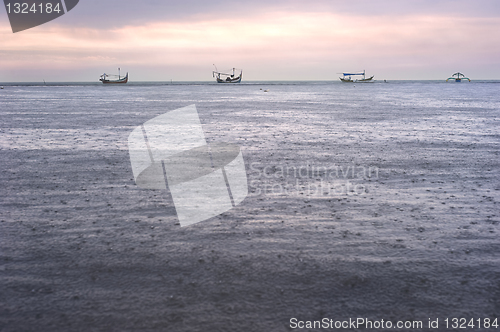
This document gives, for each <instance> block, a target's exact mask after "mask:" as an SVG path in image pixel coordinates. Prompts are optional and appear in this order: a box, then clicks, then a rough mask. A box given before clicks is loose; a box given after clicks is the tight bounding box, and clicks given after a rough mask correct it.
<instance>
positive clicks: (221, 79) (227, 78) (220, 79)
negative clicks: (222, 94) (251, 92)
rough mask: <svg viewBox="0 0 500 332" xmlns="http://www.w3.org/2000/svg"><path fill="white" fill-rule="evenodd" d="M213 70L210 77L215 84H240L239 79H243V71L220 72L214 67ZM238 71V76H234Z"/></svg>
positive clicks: (234, 69)
mask: <svg viewBox="0 0 500 332" xmlns="http://www.w3.org/2000/svg"><path fill="white" fill-rule="evenodd" d="M214 67H215V70H214V71H213V72H212V76H213V77H215V79H216V80H217V83H240V82H241V78H242V77H243V70H242V69H236V68H233V69H232V70H228V71H227V72H229V73H223V72H220V71H219V70H218V69H217V66H215V65H214ZM238 70H239V71H240V75H239V76H236V72H237V71H238Z"/></svg>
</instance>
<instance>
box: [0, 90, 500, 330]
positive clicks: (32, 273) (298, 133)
mask: <svg viewBox="0 0 500 332" xmlns="http://www.w3.org/2000/svg"><path fill="white" fill-rule="evenodd" d="M259 88H269V87H268V86H258V85H257V86H254V87H248V86H242V87H238V88H235V90H234V91H233V92H234V93H232V94H231V95H230V94H229V93H228V91H227V90H224V89H222V88H221V87H212V86H208V87H204V86H202V87H190V88H189V89H192V91H191V92H189V91H188V92H186V88H185V87H175V86H172V87H127V90H125V89H122V90H120V89H118V88H111V89H108V90H103V89H101V87H98V88H97V87H84V88H74V89H72V90H71V91H68V89H70V88H66V89H63V88H60V89H59V88H51V89H52V90H50V93H48V92H47V91H48V90H44V89H43V87H25V88H13V87H6V89H5V90H2V93H1V94H2V95H0V102H1V104H0V108H1V109H2V111H1V113H2V119H1V120H0V121H1V131H0V137H1V140H0V143H1V144H0V148H1V154H2V172H1V174H0V183H1V185H2V197H1V200H0V203H1V206H0V211H1V217H0V221H1V222H0V279H1V281H0V330H1V331H190V332H192V331H289V330H291V328H290V319H291V318H292V317H295V318H297V319H299V320H303V321H307V320H320V319H322V318H324V317H328V318H331V319H334V320H346V319H347V320H348V319H349V318H353V319H356V318H357V317H363V318H369V319H372V320H381V319H384V320H386V321H387V320H391V321H394V322H396V321H406V320H421V321H423V322H425V323H426V322H427V321H428V319H429V318H431V319H436V318H440V319H441V320H442V319H445V318H450V319H451V318H453V317H458V318H460V317H464V318H467V319H470V318H475V319H477V318H486V317H489V318H500V317H499V316H500V300H499V299H500V264H499V263H500V261H499V256H498V252H499V250H500V241H499V239H498V234H499V233H498V232H499V221H500V216H499V207H500V206H499V203H498V202H499V199H500V171H499V164H500V158H499V157H500V145H499V139H500V135H499V132H498V128H499V123H498V121H499V120H498V119H499V107H498V101H496V102H495V101H494V99H493V102H492V103H493V104H492V105H491V104H489V105H490V106H489V107H486V106H485V104H482V105H479V106H478V105H476V104H475V103H476V102H477V100H474V99H473V98H469V97H470V96H469V95H467V94H472V95H473V92H470V91H469V92H467V91H465V90H459V92H456V91H453V90H450V89H452V88H451V87H449V86H445V87H444V88H443V89H445V91H444V92H443V91H440V92H433V90H432V88H431V87H429V88H427V87H415V86H408V87H405V86H402V87H400V88H397V89H396V90H391V89H392V88H389V87H384V86H383V85H381V86H377V87H359V88H360V89H365V90H366V89H378V90H377V93H375V92H372V93H374V94H373V95H367V92H366V91H363V90H362V91H359V90H357V91H356V92H354V91H350V90H349V91H348V90H346V89H347V88H346V87H342V86H338V85H335V86H334V87H333V88H332V87H330V86H328V85H327V86H321V89H320V91H319V92H318V89H309V88H304V87H300V86H299V87H297V86H275V87H273V86H271V88H270V91H269V92H268V93H267V94H263V92H262V91H260V90H259ZM417 88H418V89H421V90H419V92H418V93H415V94H414V95H413V96H411V97H408V93H409V92H411V91H412V90H415V89H417ZM14 89H17V90H14ZM339 89H340V90H339ZM343 89H345V90H343ZM357 89H358V87H357ZM384 89H385V90H384ZM401 89H403V90H405V89H406V90H405V91H403V92H404V93H403V92H401ZM426 89H427V90H426ZM358 91H359V92H358ZM456 93H458V94H460V93H462V94H463V103H462V104H461V105H460V104H459V105H458V106H457V105H453V106H450V104H448V103H447V102H446V100H445V99H446V98H456V97H457V96H456ZM495 93H496V92H495V90H494V89H493V90H491V96H493V95H494V94H495ZM440 94H442V95H443V96H444V97H443V100H440V99H439V98H437V97H435V96H436V95H440ZM110 95H112V97H110ZM234 95H236V97H235V96H234ZM374 95H375V96H378V97H377V98H375V100H374V97H373V96H374ZM402 96H406V97H407V98H409V99H405V98H406V97H405V98H403V97H402ZM491 96H490V97H491ZM355 97H356V98H357V100H358V101H357V103H355V104H349V103H348V102H349V100H352V99H353V98H355ZM486 97H488V96H484V100H486V99H487V98H486ZM496 98H497V99H498V97H496ZM490 102H491V99H490ZM189 104H196V106H197V108H198V111H199V114H200V118H201V121H202V124H203V127H204V130H205V132H206V135H207V137H208V139H209V141H229V142H234V143H237V144H238V145H240V146H241V147H242V150H243V153H244V158H245V161H246V163H247V170H248V176H249V183H253V185H252V184H251V185H250V188H251V192H250V194H249V196H248V197H247V198H246V199H245V201H244V202H243V203H242V204H240V205H239V206H237V207H236V208H234V209H232V210H230V211H228V212H226V213H224V214H222V215H220V216H218V217H215V218H212V219H210V220H207V221H204V222H201V223H199V224H196V225H193V226H189V227H184V228H181V227H180V226H179V225H178V223H177V218H176V214H175V208H174V206H173V204H172V202H171V200H169V196H168V193H166V192H165V191H160V190H141V189H139V188H137V187H136V186H135V184H134V181H133V179H132V173H131V167H130V161H129V156H128V151H127V137H128V134H129V133H130V131H131V130H132V129H133V128H134V127H135V126H137V125H140V124H141V123H143V122H145V121H147V120H149V119H150V118H153V117H154V116H156V115H159V114H162V113H164V112H166V111H168V110H173V109H176V108H179V107H183V106H186V105H189ZM306 165H312V166H313V167H318V168H319V167H323V168H321V169H320V171H319V172H317V173H314V172H307V175H303V176H300V175H297V176H294V175H291V174H290V173H289V174H286V175H283V176H280V174H278V173H279V169H280V167H287V166H288V167H292V166H296V167H301V166H306ZM335 166H340V167H341V169H342V170H347V167H350V166H355V167H358V168H357V170H359V169H360V167H366V168H368V167H372V168H376V169H378V176H375V175H372V176H364V177H358V176H352V174H351V175H347V176H344V175H342V174H343V173H342V172H341V173H340V175H338V176H337V175H336V174H335V176H333V177H332V176H330V178H328V176H329V175H331V172H330V173H329V170H333V169H335ZM325 169H326V171H325ZM337 169H338V168H337ZM264 171H265V172H266V173H265V175H264V173H263V172H264ZM303 174H305V173H303ZM344 174H345V173H344ZM321 180H325V181H326V180H328V181H330V182H329V186H330V188H332V187H335V186H339V185H341V184H345V183H346V181H350V182H351V183H352V184H358V185H359V186H358V187H357V189H359V190H358V191H356V190H354V191H348V192H341V190H339V193H335V192H330V193H326V194H325V192H321V193H319V194H318V192H311V191H310V190H309V189H310V188H311V186H312V188H316V187H315V186H314V185H318V183H321ZM251 181H254V182H251ZM297 181H298V183H299V186H298V187H297V186H296V184H297ZM266 186H267V187H266ZM272 186H275V187H274V188H275V189H276V188H285V187H286V188H291V191H290V192H287V193H283V192H281V193H280V192H276V190H275V192H274V193H271V192H265V193H264V190H265V188H269V187H272ZM361 188H363V190H361ZM353 330H354V329H353ZM360 330H363V329H360ZM392 330H394V331H397V330H398V329H392ZM424 330H425V329H424ZM450 330H451V329H450ZM474 330H475V331H477V330H479V329H477V328H476V329H474ZM301 331H308V329H302V330H301ZM311 331H312V329H311Z"/></svg>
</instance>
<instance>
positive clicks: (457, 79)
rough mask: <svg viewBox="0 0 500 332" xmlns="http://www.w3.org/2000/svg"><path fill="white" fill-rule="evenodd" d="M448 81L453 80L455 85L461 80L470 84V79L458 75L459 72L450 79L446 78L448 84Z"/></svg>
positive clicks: (460, 74)
mask: <svg viewBox="0 0 500 332" xmlns="http://www.w3.org/2000/svg"><path fill="white" fill-rule="evenodd" d="M448 80H455V82H457V83H460V82H462V80H469V82H470V78H468V77H465V75H464V74H462V73H460V72H457V73H455V74H453V75H451V77H448V78H447V79H446V82H448Z"/></svg>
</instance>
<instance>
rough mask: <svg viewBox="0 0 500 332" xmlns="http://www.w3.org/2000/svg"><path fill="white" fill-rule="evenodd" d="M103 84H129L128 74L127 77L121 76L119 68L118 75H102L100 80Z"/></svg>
mask: <svg viewBox="0 0 500 332" xmlns="http://www.w3.org/2000/svg"><path fill="white" fill-rule="evenodd" d="M99 81H101V82H102V83H103V84H120V83H121V84H125V83H127V82H128V73H127V75H125V77H121V76H120V68H118V75H108V74H106V73H104V74H102V75H101V78H99Z"/></svg>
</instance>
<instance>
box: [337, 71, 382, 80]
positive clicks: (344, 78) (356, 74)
mask: <svg viewBox="0 0 500 332" xmlns="http://www.w3.org/2000/svg"><path fill="white" fill-rule="evenodd" d="M342 75H343V76H344V77H339V79H340V80H341V81H342V82H344V83H370V82H374V80H373V77H374V76H375V75H372V77H368V78H366V76H365V71H364V70H363V72H362V73H342ZM352 76H363V78H360V79H352Z"/></svg>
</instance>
